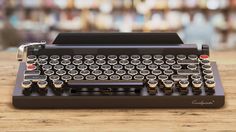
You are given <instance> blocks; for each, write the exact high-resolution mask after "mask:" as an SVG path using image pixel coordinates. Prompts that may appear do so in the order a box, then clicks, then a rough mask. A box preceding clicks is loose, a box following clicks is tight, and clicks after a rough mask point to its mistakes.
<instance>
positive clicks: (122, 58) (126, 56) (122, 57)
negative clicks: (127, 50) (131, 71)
mask: <svg viewBox="0 0 236 132" xmlns="http://www.w3.org/2000/svg"><path fill="white" fill-rule="evenodd" d="M119 59H121V60H127V59H129V56H128V55H120V56H119Z"/></svg>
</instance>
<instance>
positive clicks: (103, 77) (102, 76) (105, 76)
mask: <svg viewBox="0 0 236 132" xmlns="http://www.w3.org/2000/svg"><path fill="white" fill-rule="evenodd" d="M107 79H108V76H107V75H99V76H98V80H107Z"/></svg>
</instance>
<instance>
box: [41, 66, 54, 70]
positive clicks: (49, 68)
mask: <svg viewBox="0 0 236 132" xmlns="http://www.w3.org/2000/svg"><path fill="white" fill-rule="evenodd" d="M42 69H43V70H44V71H46V70H51V69H52V65H43V66H42Z"/></svg>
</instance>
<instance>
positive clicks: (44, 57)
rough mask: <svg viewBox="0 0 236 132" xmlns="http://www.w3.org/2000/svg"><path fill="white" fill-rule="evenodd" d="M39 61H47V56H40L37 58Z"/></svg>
mask: <svg viewBox="0 0 236 132" xmlns="http://www.w3.org/2000/svg"><path fill="white" fill-rule="evenodd" d="M38 59H39V60H47V59H48V56H47V55H40V56H39V57H38Z"/></svg>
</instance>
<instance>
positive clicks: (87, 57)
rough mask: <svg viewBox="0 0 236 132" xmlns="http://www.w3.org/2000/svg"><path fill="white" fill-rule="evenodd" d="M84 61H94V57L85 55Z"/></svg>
mask: <svg viewBox="0 0 236 132" xmlns="http://www.w3.org/2000/svg"><path fill="white" fill-rule="evenodd" d="M84 59H87V60H92V59H94V56H93V55H86V56H85V57H84Z"/></svg>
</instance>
